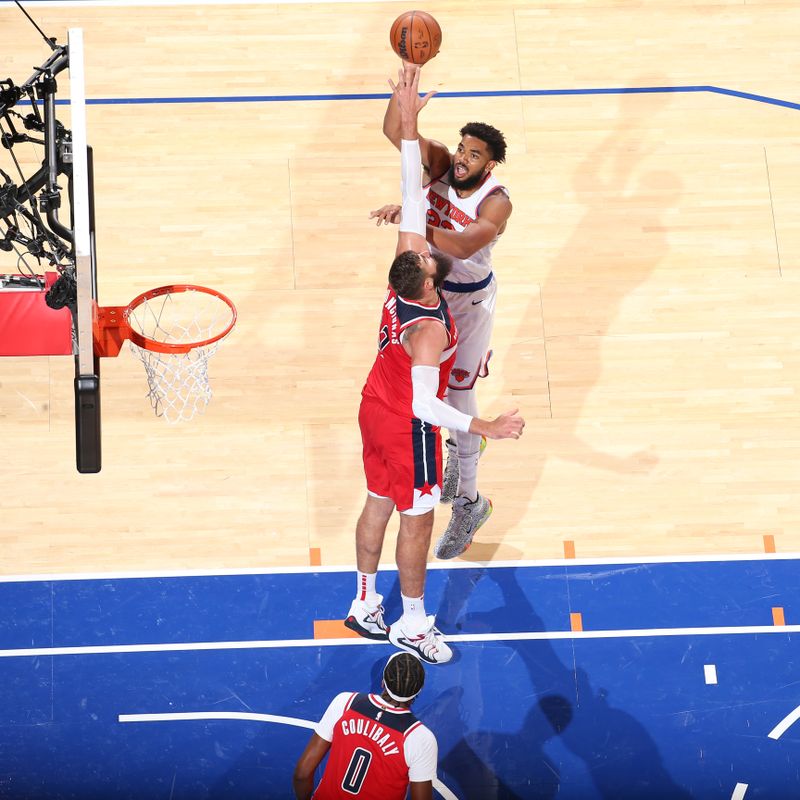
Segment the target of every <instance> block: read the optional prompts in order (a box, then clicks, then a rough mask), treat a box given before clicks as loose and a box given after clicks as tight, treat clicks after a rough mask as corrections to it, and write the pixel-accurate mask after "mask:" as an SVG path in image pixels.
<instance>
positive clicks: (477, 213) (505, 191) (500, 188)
mask: <svg viewBox="0 0 800 800" xmlns="http://www.w3.org/2000/svg"><path fill="white" fill-rule="evenodd" d="M498 192H502V193H503V194H504V195H505V196H506V199H508V200H510V199H511V198H510V197H509V196H508V189H506V187H505V186H495V187H494V189H492V191H491V192H489V194H487V195H486V197H484V198H483V200H481V201H480V203H478V206H477V208H476V209H475V216H476V217H479V216H480V215H481V206H482V205H483V204H484V203H485V202H486V201H487V200H488V199H489V198H490V197H491V196H492V195H495V194H497V193H498Z"/></svg>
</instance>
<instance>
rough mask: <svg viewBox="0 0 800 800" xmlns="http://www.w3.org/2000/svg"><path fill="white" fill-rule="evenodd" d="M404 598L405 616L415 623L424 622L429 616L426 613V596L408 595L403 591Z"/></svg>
mask: <svg viewBox="0 0 800 800" xmlns="http://www.w3.org/2000/svg"><path fill="white" fill-rule="evenodd" d="M400 597H402V598H403V618H404V619H405V620H406V621H407V622H411V623H413V624H424V623H425V620H426V619H427V616H426V614H425V597H424V595H423V596H422V597H406V596H405V595H404V594H403V593H402V592H401V593H400Z"/></svg>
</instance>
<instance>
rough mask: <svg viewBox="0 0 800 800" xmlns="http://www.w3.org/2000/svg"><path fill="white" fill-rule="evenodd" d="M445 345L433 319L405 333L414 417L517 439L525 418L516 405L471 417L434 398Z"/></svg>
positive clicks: (441, 328) (441, 330) (439, 326)
mask: <svg viewBox="0 0 800 800" xmlns="http://www.w3.org/2000/svg"><path fill="white" fill-rule="evenodd" d="M446 346H447V334H446V332H445V330H444V326H443V325H442V324H441V323H439V322H435V321H433V320H425V321H423V322H419V323H417V324H416V325H412V326H411V327H410V328H409V329H408V331H407V333H406V339H405V347H406V350H407V351H408V354H409V355H410V356H411V385H412V387H413V399H412V404H411V407H412V410H413V412H414V416H415V417H417V418H418V419H421V420H423V421H425V422H428V423H430V424H431V425H436V426H438V427H441V428H450V429H451V430H457V431H465V432H466V431H469V433H474V434H476V435H478V436H486V438H487V439H519V437H520V436H522V429H523V428H524V427H525V420H524V419H522V417H520V416H518V414H517V409H516V408H515V409H513V410H512V411H507V412H506V413H505V414H501V415H500V416H499V417H497V418H496V419H492V420H487V419H481V418H480V417H470V416H469V415H468V414H464V413H463V412H461V411H459V410H458V409H456V408H453V407H452V406H449V405H448V404H447V403H445V402H444V401H443V400H440V399H439V398H438V397H437V389H438V388H439V361H440V359H441V356H442V352H443V351H444V348H445V347H446Z"/></svg>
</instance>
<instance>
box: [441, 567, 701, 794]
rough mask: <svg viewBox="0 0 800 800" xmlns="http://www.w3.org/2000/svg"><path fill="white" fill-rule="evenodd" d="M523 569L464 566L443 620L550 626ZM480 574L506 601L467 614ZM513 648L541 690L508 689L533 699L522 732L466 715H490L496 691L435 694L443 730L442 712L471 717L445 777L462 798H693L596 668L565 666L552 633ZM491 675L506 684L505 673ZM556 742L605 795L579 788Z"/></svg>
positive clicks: (476, 625)
mask: <svg viewBox="0 0 800 800" xmlns="http://www.w3.org/2000/svg"><path fill="white" fill-rule="evenodd" d="M516 575H517V572H516V570H515V569H511V568H510V569H502V570H501V569H485V570H482V569H475V570H454V571H453V572H452V573H451V580H450V581H449V582H448V584H449V585H448V586H447V587H446V588H445V592H444V596H443V600H442V605H441V607H440V615H441V617H440V618H441V619H442V621H443V623H444V622H445V620H448V621H451V622H452V623H453V626H454V627H461V628H463V629H467V630H469V631H471V632H478V631H485V632H489V631H492V632H498V631H503V630H508V625H509V620H510V619H511V620H516V621H517V623H516V624H517V626H518V621H519V620H520V619H524V620H525V628H526V629H527V630H530V631H544V630H546V626H545V623H544V621H543V620H542V618H541V617H540V616H539V615H538V614H537V613H536V611H535V610H534V608H533V606H532V605H531V603H530V601H529V599H528V597H527V596H526V595H525V593H524V592H523V590H522V588H521V587H520V585H519V583H518V582H517V578H516ZM479 580H490V581H494V582H495V583H496V586H497V588H498V589H499V591H500V593H501V595H502V598H503V601H504V602H503V605H501V606H499V607H497V608H494V609H491V610H489V611H481V612H466V613H462V612H463V609H464V607H465V606H466V602H467V599H468V598H469V595H470V587H471V586H472V587H474V585H475V584H476V583H477V582H478V581H479ZM517 629H519V628H518V627H517ZM473 646H474V645H473ZM505 646H506V647H507V648H508V649H509V650H510V651H513V654H512V656H511V657H510V658H509V660H508V661H509V663H510V661H511V659H512V658H519V659H520V660H521V661H522V663H523V665H524V668H525V670H526V672H527V673H528V676H529V678H530V686H531V687H532V688H533V693H531V691H530V688H529V687H522V686H516V687H515V686H513V685H506V686H505V691H506V692H507V693H514V694H515V695H516V698H515V699H516V700H518V702H519V703H520V704H526V703H529V704H530V707H529V709H528V711H527V713H526V714H525V716H524V718H523V720H522V722H521V725H520V726H519V728H518V729H516V730H510V731H509V730H497V729H495V730H485V729H480V728H478V729H476V730H469V729H468V728H469V724H468V723H465V719H467V718H468V717H469V715H470V711H469V710H472V711H473V712H474V708H475V706H478V709H479V712H480V713H479V714H478V721H479V722H480V720H482V719H484V718H485V717H486V716H487V714H486V713H485V712H484V711H483V707H487V706H490V705H491V704H492V703H496V702H497V695H495V694H494V693H492V697H486V698H481V697H477V698H476V697H472V696H470V694H469V693H468V692H467V691H465V690H463V689H461V688H457V689H451V690H448V691H446V692H444V693H443V694H442V695H441V696H439V697H438V698H437V699H436V700H435V701H434V703H433V704H432V705H433V708H431V709H428V710H426V721H428V722H429V724H431V725H432V726H433V727H434V728H436V727H439V724H438V722H439V720H438V719H437V718H439V719H441V726H446V725H447V724H449V725H452V724H453V722H454V721H460V722H461V725H462V733H461V736H460V737H459V738H458V739H457V741H456V742H455V744H454V745H451V746H449V748H448V749H447V751H446V752H443V753H442V754H441V758H440V766H441V771H442V775H443V776H445V780H446V782H447V784H448V785H450V786H457V787H458V789H459V797H462V798H464V800H473V799H474V800H479V799H480V800H493V799H494V798H497V800H501V799H508V800H512V799H513V798H551V797H556V796H559V797H569V796H572V797H581V798H583V797H591V796H596V797H602V798H607V800H641V798H648V800H660V799H661V798H663V800H667V798H669V800H691V795H690V794H689V793H688V792H686V791H685V790H684V789H682V788H681V787H680V786H678V785H677V784H676V783H675V782H674V780H673V779H672V777H671V776H670V775H669V774H668V773H667V771H666V769H665V768H664V765H663V763H662V759H661V755H660V753H659V751H658V748H657V746H656V743H655V742H654V741H653V739H652V737H651V736H650V734H649V733H648V731H647V729H646V728H645V727H644V725H642V723H641V722H639V721H638V720H637V719H635V718H634V717H633V716H631V715H630V714H629V713H627V712H626V711H623V710H622V709H620V708H615V707H614V706H612V705H611V704H610V703H609V699H608V693H607V692H606V691H605V690H604V689H595V687H593V686H592V684H591V681H590V678H589V675H588V673H587V672H586V670H584V669H583V668H580V667H578V666H577V663H576V664H575V666H574V667H573V666H567V665H565V664H564V663H563V662H562V661H561V659H560V658H559V657H558V655H557V654H556V652H555V650H554V648H553V645H552V642H551V641H550V640H527V641H519V642H507V643H505ZM489 680H491V681H492V682H494V683H495V684H503V683H504V678H503V676H502V675H499V676H494V677H492V678H490V679H489ZM478 687H479V688H480V684H478ZM471 688H472V687H471ZM468 709H469V710H468ZM473 716H474V713H473ZM492 719H493V720H496V719H497V716H496V715H494V716H493V717H492ZM440 729H441V728H440ZM555 739H557V740H558V743H559V744H560V745H561V747H563V748H566V750H568V751H570V752H571V753H572V754H573V755H574V756H576V757H577V758H578V759H580V760H581V761H582V762H583V763H584V765H585V768H586V776H587V777H586V778H584V781H585V782H586V783H587V784H588V781H591V784H593V786H594V789H595V791H596V794H590V795H587V794H585V790H586V788H588V786H584V787H583V790H581V793H579V794H576V793H570V792H574V791H575V790H576V789H577V788H578V787H577V783H579V782H580V779H578V780H577V781H576V780H574V779H573V780H571V781H570V782H569V784H567V785H564V786H562V782H563V780H564V777H565V776H564V775H563V768H564V767H563V766H562V765H561V764H560V763H558V762H556V760H555V758H556V756H554V754H553V753H554V752H557V748H556V747H549V748H548V749H549V750H550V752H549V753H547V752H545V745H546V743H547V742H549V741H550V740H555ZM451 740H452V739H451ZM443 750H444V748H443Z"/></svg>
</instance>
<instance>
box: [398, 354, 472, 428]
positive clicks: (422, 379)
mask: <svg viewBox="0 0 800 800" xmlns="http://www.w3.org/2000/svg"><path fill="white" fill-rule="evenodd" d="M411 384H412V386H413V388H414V399H413V400H412V403H411V409H412V411H413V412H414V416H416V417H418V418H419V419H421V420H424V421H425V422H430V424H431V425H438V426H440V427H442V428H450V429H451V430H457V431H468V430H469V426H470V423H471V422H472V417H470V416H468V415H467V414H463V413H462V412H461V411H458V410H457V409H455V408H452V407H450V406H449V405H447V403H445V402H443V401H442V400H440V399H439V398H438V397H437V396H436V390H437V389H438V388H439V370H438V368H437V367H426V366H422V365H417V366H416V367H411Z"/></svg>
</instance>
